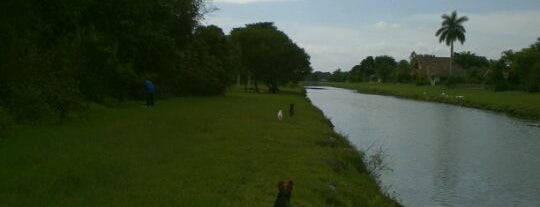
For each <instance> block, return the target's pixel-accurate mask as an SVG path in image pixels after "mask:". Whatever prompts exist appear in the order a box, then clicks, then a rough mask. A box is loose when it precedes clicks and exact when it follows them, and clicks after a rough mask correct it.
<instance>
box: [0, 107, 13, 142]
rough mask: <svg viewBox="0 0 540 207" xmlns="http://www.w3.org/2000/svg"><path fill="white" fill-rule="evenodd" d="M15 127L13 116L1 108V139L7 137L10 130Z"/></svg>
mask: <svg viewBox="0 0 540 207" xmlns="http://www.w3.org/2000/svg"><path fill="white" fill-rule="evenodd" d="M11 125H13V119H12V118H11V116H10V115H9V114H8V113H7V112H6V111H5V110H4V109H3V108H2V107H1V106H0V138H1V137H4V136H6V134H7V132H8V130H9V128H10V127H11Z"/></svg>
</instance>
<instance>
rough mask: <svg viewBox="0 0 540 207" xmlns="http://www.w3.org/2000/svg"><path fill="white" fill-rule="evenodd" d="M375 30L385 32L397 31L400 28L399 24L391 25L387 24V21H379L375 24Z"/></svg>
mask: <svg viewBox="0 0 540 207" xmlns="http://www.w3.org/2000/svg"><path fill="white" fill-rule="evenodd" d="M374 26H375V29H376V30H379V31H384V30H388V29H396V28H398V27H399V25H398V24H390V23H387V22H385V21H379V22H377V23H375V25H374Z"/></svg>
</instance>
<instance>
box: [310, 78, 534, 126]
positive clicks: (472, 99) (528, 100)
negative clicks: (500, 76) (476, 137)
mask: <svg viewBox="0 0 540 207" xmlns="http://www.w3.org/2000/svg"><path fill="white" fill-rule="evenodd" d="M320 84H323V85H328V86H334V87H340V88H348V89H354V90H358V91H360V92H364V93H374V94H383V95H393V96H398V97H404V98H412V99H419V100H426V101H435V102H443V103H449V104H455V105H462V106H468V107H475V108H481V109H487V110H492V111H498V112H504V113H508V114H510V115H514V116H518V117H523V118H529V119H534V120H539V119H540V93H527V92H522V91H506V92H494V91H490V90H482V89H471V88H454V89H448V88H447V87H445V86H416V85H413V84H390V83H388V84H380V83H320ZM443 93H444V94H446V96H445V95H443ZM457 96H462V98H457Z"/></svg>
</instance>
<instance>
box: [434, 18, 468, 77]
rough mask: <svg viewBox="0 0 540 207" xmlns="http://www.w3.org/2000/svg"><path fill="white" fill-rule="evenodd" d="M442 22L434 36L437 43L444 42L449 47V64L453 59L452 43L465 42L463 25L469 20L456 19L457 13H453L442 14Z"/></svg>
mask: <svg viewBox="0 0 540 207" xmlns="http://www.w3.org/2000/svg"><path fill="white" fill-rule="evenodd" d="M442 19H443V22H442V23H441V28H440V29H439V30H437V32H436V33H435V36H438V37H439V42H441V43H442V42H444V43H446V45H448V46H450V62H451V63H450V64H452V62H453V58H454V42H455V41H459V42H460V43H461V44H463V43H464V42H465V32H466V31H465V27H463V23H465V22H466V21H468V20H469V18H468V17H466V16H463V17H458V15H457V11H453V12H452V14H450V15H448V14H443V15H442ZM451 74H452V68H450V75H451Z"/></svg>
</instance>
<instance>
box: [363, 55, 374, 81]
mask: <svg viewBox="0 0 540 207" xmlns="http://www.w3.org/2000/svg"><path fill="white" fill-rule="evenodd" d="M360 74H361V76H362V79H363V80H364V81H366V80H369V77H370V76H371V75H373V74H375V59H373V56H368V57H366V58H365V59H363V60H362V61H361V62H360Z"/></svg>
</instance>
